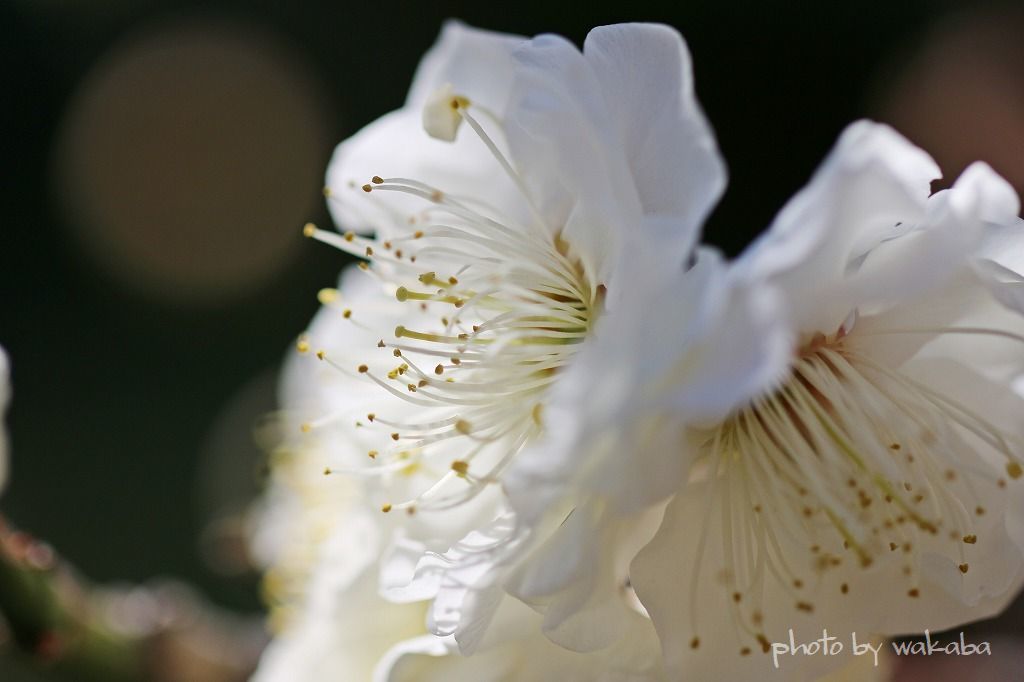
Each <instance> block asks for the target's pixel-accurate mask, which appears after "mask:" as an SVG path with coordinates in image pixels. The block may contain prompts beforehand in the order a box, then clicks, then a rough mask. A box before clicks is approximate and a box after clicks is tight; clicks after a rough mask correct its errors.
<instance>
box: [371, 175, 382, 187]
mask: <svg viewBox="0 0 1024 682" xmlns="http://www.w3.org/2000/svg"><path fill="white" fill-rule="evenodd" d="M370 182H372V183H373V184H375V185H383V184H384V178H382V177H381V176H379V175H374V176H373V177H372V178H370Z"/></svg>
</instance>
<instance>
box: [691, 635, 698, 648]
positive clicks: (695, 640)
mask: <svg viewBox="0 0 1024 682" xmlns="http://www.w3.org/2000/svg"><path fill="white" fill-rule="evenodd" d="M698 647H700V637H694V638H693V639H691V640H690V648H691V649H696V648H698Z"/></svg>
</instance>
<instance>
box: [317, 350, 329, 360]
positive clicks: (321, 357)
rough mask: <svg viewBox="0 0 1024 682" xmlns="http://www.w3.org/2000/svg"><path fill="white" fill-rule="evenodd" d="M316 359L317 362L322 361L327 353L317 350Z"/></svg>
mask: <svg viewBox="0 0 1024 682" xmlns="http://www.w3.org/2000/svg"><path fill="white" fill-rule="evenodd" d="M316 357H317V359H318V360H324V359H326V358H327V352H326V351H322V350H318V351H317V352H316Z"/></svg>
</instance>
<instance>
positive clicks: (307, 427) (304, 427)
mask: <svg viewBox="0 0 1024 682" xmlns="http://www.w3.org/2000/svg"><path fill="white" fill-rule="evenodd" d="M299 429H300V430H301V431H302V432H303V433H309V432H310V431H312V430H313V425H312V424H310V423H309V422H302V425H301V426H299Z"/></svg>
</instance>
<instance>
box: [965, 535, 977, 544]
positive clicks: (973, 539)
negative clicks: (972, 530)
mask: <svg viewBox="0 0 1024 682" xmlns="http://www.w3.org/2000/svg"><path fill="white" fill-rule="evenodd" d="M964 542H965V543H967V544H968V545H973V544H975V543H976V542H978V536H977V535H965V536H964Z"/></svg>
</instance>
